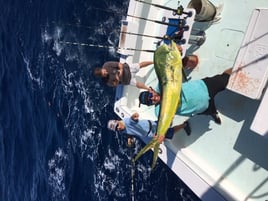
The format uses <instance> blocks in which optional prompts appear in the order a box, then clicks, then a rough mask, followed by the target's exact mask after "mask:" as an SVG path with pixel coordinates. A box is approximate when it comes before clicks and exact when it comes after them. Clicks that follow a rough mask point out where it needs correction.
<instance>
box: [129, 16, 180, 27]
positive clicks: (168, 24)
mask: <svg viewBox="0 0 268 201" xmlns="http://www.w3.org/2000/svg"><path fill="white" fill-rule="evenodd" d="M127 16H129V17H133V18H136V19H140V20H145V21H149V22H154V23H157V24H162V25H167V26H173V27H177V26H178V25H177V24H172V23H168V22H162V21H158V20H151V19H147V18H145V17H138V16H135V15H127Z"/></svg>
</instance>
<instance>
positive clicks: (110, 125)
mask: <svg viewBox="0 0 268 201" xmlns="http://www.w3.org/2000/svg"><path fill="white" fill-rule="evenodd" d="M117 126H118V121H117V120H109V121H108V123H107V128H108V129H109V130H111V131H116V129H117Z"/></svg>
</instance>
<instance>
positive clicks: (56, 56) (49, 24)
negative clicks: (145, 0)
mask: <svg viewBox="0 0 268 201" xmlns="http://www.w3.org/2000/svg"><path fill="white" fill-rule="evenodd" d="M0 3H1V10H0V11H1V12H0V49H1V51H0V88H1V89H0V103H1V110H0V200H1V201H23V200H25V201H32V200H38V201H43V200H53V201H54V200H73V201H84V200H85V201H95V200H96V201H99V200H104V201H106V200H111V201H115V200H116V201H126V200H131V163H130V158H131V154H132V151H133V150H130V149H129V148H128V147H127V146H126V139H125V138H123V137H121V136H118V135H116V134H113V133H111V132H109V131H108V130H107V129H106V122H107V120H108V119H111V118H116V115H115V114H114V113H113V100H114V94H115V90H114V89H112V88H108V87H106V86H104V85H102V84H101V83H100V82H99V80H96V79H95V78H94V76H93V75H92V69H93V68H94V67H96V66H101V65H102V64H103V63H104V62H105V61H107V60H118V59H119V55H117V54H116V52H115V51H112V50H107V49H104V48H94V47H85V46H80V45H70V44H66V43H63V41H69V42H81V43H90V44H102V45H112V46H116V45H117V43H118V35H119V25H120V20H121V19H122V18H123V17H124V16H125V15H126V12H127V6H128V2H127V1H124V0H117V1H112V0H108V1H107V0H106V1H105V0H98V1H90V0H87V1H86V0H65V1H63V0H62V1H61V0H46V1H44V0H43V1H42V0H6V1H4V0H0ZM111 11H113V12H111ZM141 146H143V143H141V142H139V141H137V142H136V151H137V149H140V148H141ZM151 158H152V155H151V154H150V153H149V154H147V155H146V156H145V157H143V158H142V159H141V160H139V162H138V163H137V164H136V166H135V177H134V181H135V183H134V187H135V191H134V198H135V200H143V201H146V200H159V201H160V200H161V201H165V200H169V201H173V200H174V201H175V200H176V201H177V200H198V199H197V198H196V196H195V195H194V194H193V193H192V192H191V191H190V189H188V188H187V187H186V186H185V185H184V184H183V183H182V182H181V181H180V180H179V179H178V178H176V176H175V175H174V174H173V173H172V172H171V171H170V170H169V169H168V168H167V167H166V166H165V165H164V164H162V163H161V162H160V160H158V164H157V167H156V168H155V170H154V171H153V172H152V173H151V172H150V160H151Z"/></svg>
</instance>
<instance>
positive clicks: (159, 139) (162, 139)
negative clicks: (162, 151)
mask: <svg viewBox="0 0 268 201" xmlns="http://www.w3.org/2000/svg"><path fill="white" fill-rule="evenodd" d="M154 138H156V139H157V141H158V143H159V144H161V143H162V142H163V141H164V139H165V136H163V135H160V136H157V135H155V136H154Z"/></svg>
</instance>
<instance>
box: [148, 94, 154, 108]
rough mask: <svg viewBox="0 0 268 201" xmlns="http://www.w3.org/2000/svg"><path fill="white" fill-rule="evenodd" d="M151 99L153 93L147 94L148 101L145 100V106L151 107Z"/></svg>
mask: <svg viewBox="0 0 268 201" xmlns="http://www.w3.org/2000/svg"><path fill="white" fill-rule="evenodd" d="M152 97H153V93H151V92H149V93H148V99H147V105H153V101H152Z"/></svg>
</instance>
